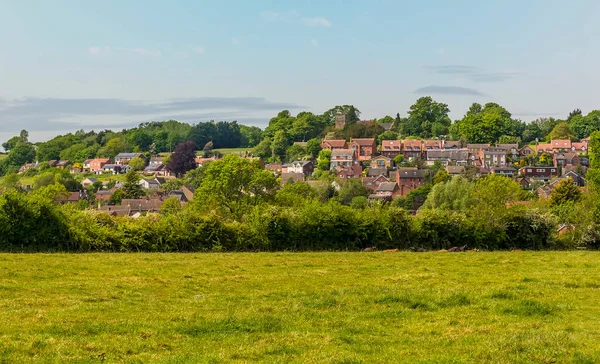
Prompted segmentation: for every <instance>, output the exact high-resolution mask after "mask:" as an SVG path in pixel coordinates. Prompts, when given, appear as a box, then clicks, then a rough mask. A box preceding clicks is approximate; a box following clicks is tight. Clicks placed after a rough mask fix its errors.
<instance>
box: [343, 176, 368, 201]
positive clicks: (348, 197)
mask: <svg viewBox="0 0 600 364" xmlns="http://www.w3.org/2000/svg"><path fill="white" fill-rule="evenodd" d="M359 196H362V197H367V196H369V189H368V188H366V187H365V186H364V185H363V183H362V180H361V179H360V178H349V179H347V180H345V181H343V183H342V186H341V188H340V192H339V196H338V198H339V200H340V202H341V203H343V204H344V205H350V204H351V203H352V200H353V199H354V198H355V197H359Z"/></svg>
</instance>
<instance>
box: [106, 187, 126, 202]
mask: <svg viewBox="0 0 600 364" xmlns="http://www.w3.org/2000/svg"><path fill="white" fill-rule="evenodd" d="M124 195H125V194H124V193H123V190H116V191H115V192H113V193H112V195H110V197H109V198H108V203H109V204H111V205H120V204H121V201H123V199H124V198H125V197H124Z"/></svg>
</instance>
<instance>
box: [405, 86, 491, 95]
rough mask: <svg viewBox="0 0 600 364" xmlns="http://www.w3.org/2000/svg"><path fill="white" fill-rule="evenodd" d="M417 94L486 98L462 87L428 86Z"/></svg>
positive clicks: (419, 89) (479, 93) (481, 93)
mask: <svg viewBox="0 0 600 364" xmlns="http://www.w3.org/2000/svg"><path fill="white" fill-rule="evenodd" d="M415 93H417V94H426V95H433V94H437V95H456V96H485V94H484V93H483V92H481V91H479V90H476V89H474V88H468V87H461V86H426V87H421V88H418V89H416V90H415Z"/></svg>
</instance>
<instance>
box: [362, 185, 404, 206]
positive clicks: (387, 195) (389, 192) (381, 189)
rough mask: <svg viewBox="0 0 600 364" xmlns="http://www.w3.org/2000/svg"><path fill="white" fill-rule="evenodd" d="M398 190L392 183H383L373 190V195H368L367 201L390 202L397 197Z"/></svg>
mask: <svg viewBox="0 0 600 364" xmlns="http://www.w3.org/2000/svg"><path fill="white" fill-rule="evenodd" d="M399 193H400V188H399V187H398V185H397V184H396V183H394V182H383V183H381V184H379V186H378V187H377V188H376V189H375V193H373V194H371V195H369V200H381V201H391V200H393V199H394V197H396V196H398V195H399Z"/></svg>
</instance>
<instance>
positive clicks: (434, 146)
mask: <svg viewBox="0 0 600 364" xmlns="http://www.w3.org/2000/svg"><path fill="white" fill-rule="evenodd" d="M423 149H424V150H425V151H428V150H441V149H442V141H441V140H424V141H423Z"/></svg>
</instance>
